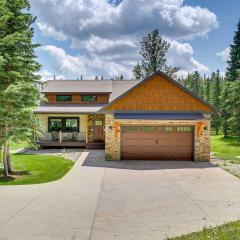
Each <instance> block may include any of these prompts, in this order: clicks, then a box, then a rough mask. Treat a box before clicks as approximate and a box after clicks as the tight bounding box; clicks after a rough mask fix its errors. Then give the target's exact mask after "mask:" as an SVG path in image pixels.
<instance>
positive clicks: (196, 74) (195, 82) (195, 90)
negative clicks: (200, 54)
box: [193, 71, 201, 96]
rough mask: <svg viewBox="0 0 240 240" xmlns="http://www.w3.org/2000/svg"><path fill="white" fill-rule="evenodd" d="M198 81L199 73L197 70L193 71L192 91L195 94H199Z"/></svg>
mask: <svg viewBox="0 0 240 240" xmlns="http://www.w3.org/2000/svg"><path fill="white" fill-rule="evenodd" d="M200 81H201V79H200V74H199V72H198V71H195V72H194V74H193V93H194V94H195V95H197V96H199V91H200Z"/></svg>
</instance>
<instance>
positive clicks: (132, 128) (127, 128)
mask: <svg viewBox="0 0 240 240" xmlns="http://www.w3.org/2000/svg"><path fill="white" fill-rule="evenodd" d="M138 129H139V127H135V126H125V127H123V132H138Z"/></svg>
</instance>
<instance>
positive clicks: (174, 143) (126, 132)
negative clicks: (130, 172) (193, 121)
mask: <svg viewBox="0 0 240 240" xmlns="http://www.w3.org/2000/svg"><path fill="white" fill-rule="evenodd" d="M193 141H194V139H193V127H192V126H174V127H172V126H122V127H121V159H123V160H192V159H193Z"/></svg>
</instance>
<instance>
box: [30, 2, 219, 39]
mask: <svg viewBox="0 0 240 240" xmlns="http://www.w3.org/2000/svg"><path fill="white" fill-rule="evenodd" d="M32 5H33V9H34V10H35V11H36V13H37V15H38V16H39V19H40V20H41V22H42V24H43V23H45V24H48V28H49V27H50V26H51V27H53V29H54V30H55V31H57V32H59V31H62V32H63V33H64V35H66V36H69V37H70V38H73V37H75V38H77V39H83V38H89V37H90V36H91V35H92V34H94V35H96V36H99V37H106V36H107V37H108V38H116V37H119V36H123V35H125V36H129V35H132V36H139V35H140V36H142V35H143V34H146V33H147V32H149V31H150V30H152V29H153V28H158V29H160V31H161V33H162V34H163V35H165V36H166V37H169V38H171V37H173V38H174V39H189V38H194V37H198V36H205V35H207V34H208V33H209V32H211V31H212V30H213V29H214V28H216V27H217V26H218V22H217V17H216V15H215V14H214V13H213V12H211V11H209V10H208V9H206V8H201V7H193V6H188V5H183V0H158V1H156V0H141V1H133V0H123V1H122V2H121V3H120V4H119V5H114V4H110V3H108V1H106V0H54V1H53V0H51V1H46V0H34V1H33V0H32ZM66 13H67V14H66ZM53 37H54V36H53Z"/></svg>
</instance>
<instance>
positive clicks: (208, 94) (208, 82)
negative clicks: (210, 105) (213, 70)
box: [204, 77, 211, 102]
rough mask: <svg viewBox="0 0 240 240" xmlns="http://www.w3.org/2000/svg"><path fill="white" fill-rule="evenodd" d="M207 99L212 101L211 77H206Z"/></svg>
mask: <svg viewBox="0 0 240 240" xmlns="http://www.w3.org/2000/svg"><path fill="white" fill-rule="evenodd" d="M204 91H205V99H206V101H208V102H210V92H211V84H210V78H209V77H207V78H206V82H205V90H204Z"/></svg>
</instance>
